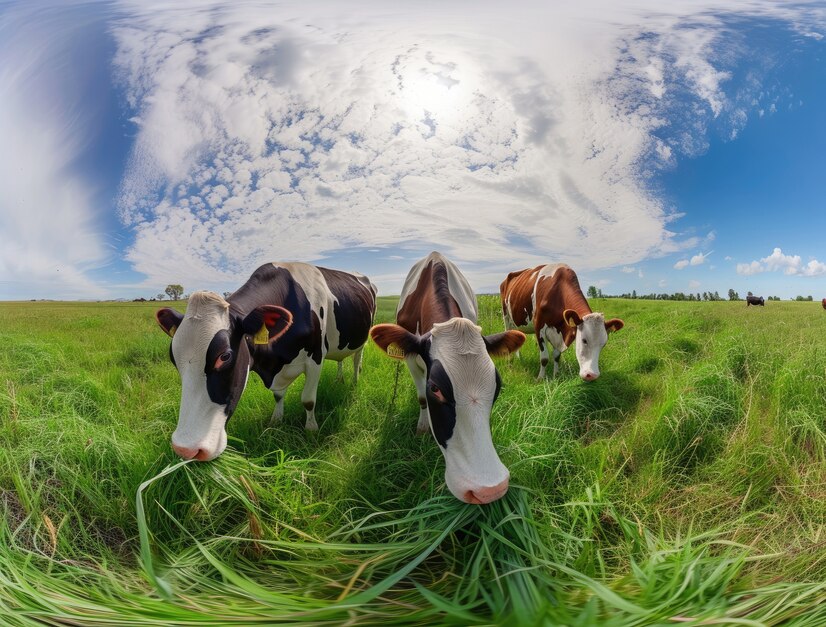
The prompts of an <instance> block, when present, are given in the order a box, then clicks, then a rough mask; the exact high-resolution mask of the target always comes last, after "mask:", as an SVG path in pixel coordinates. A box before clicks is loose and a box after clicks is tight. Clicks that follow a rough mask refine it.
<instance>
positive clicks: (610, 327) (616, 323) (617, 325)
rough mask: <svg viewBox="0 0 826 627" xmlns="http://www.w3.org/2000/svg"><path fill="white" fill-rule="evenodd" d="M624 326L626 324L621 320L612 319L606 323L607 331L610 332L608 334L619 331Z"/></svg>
mask: <svg viewBox="0 0 826 627" xmlns="http://www.w3.org/2000/svg"><path fill="white" fill-rule="evenodd" d="M624 326H625V323H624V322H623V321H622V320H620V319H619V318H611V319H610V320H606V321H605V330H606V331H608V333H610V332H611V331H619V330H620V329H621V328H622V327H624Z"/></svg>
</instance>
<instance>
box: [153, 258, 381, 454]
mask: <svg viewBox="0 0 826 627" xmlns="http://www.w3.org/2000/svg"><path fill="white" fill-rule="evenodd" d="M375 311H376V287H375V286H374V285H373V284H372V283H371V282H370V280H369V279H368V278H367V277H366V276H364V275H362V274H358V273H349V272H341V271H338V270H329V269H327V268H320V267H316V266H311V265H309V264H306V263H268V264H265V265H263V266H261V267H260V268H258V269H257V270H256V271H255V272H253V274H252V276H250V278H249V280H247V282H246V283H244V285H242V286H241V287H240V288H238V289H237V290H236V291H235V292H233V293H232V295H231V296H229V298H227V299H224V298H222V297H221V296H219V295H218V294H215V293H213V292H205V291H203V292H195V293H193V294H192V296H190V297H189V302H188V303H187V307H186V313H185V314H181V313H179V312H177V311H175V310H174V309H169V308H166V307H165V308H163V309H159V310H158V311H157V313H156V314H155V317H156V319H157V321H158V324H160V325H161V328H163V330H164V331H165V332H166V333H167V334H168V335H169V336H170V337H172V344H171V345H170V347H169V357H170V359H171V360H172V363H173V364H175V366H176V367H177V369H178V372H179V373H180V375H181V383H182V392H181V407H180V413H179V415H178V426H177V428H176V429H175V432H174V433H173V434H172V448H173V449H174V450H175V452H176V453H177V454H178V455H180V456H181V457H183V458H184V459H191V458H195V459H198V460H200V461H208V460H210V459H214V458H215V457H217V456H218V455H220V454H221V453H222V452H223V451H224V449H225V448H226V445H227V433H226V423H227V421H228V420H229V418H230V417H231V416H232V413H233V411H235V407H236V405H237V404H238V400H239V399H240V397H241V393H242V392H243V391H244V388H245V387H246V384H247V377H248V376H249V372H250V370H252V371H253V372H256V373H258V375H259V376H260V377H261V379H262V380H263V381H264V384H265V385H266V386H267V387H268V388H269V389H270V390H272V392H273V395H274V396H275V410H274V411H273V414H272V419H271V423H277V422H279V421H280V420H281V418H282V417H283V415H284V394H285V393H286V390H287V386H289V385H290V383H292V382H293V381H294V380H295V379H296V378H298V376H299V375H301V374H303V375H304V376H305V379H304V389H303V391H302V393H301V401H302V403H303V405H304V409H305V410H306V413H307V422H306V424H305V428H306V429H309V430H316V429H318V424H317V423H316V419H315V402H316V391H317V389H318V382H319V379H320V377H321V365H322V362H323V360H324V359H332V360H335V361H338V362H339V373H340V372H341V361H342V360H343V359H344V358H345V357H348V356H350V355H352V356H353V367H354V380H355V381H358V374H359V370H360V368H361V353H362V350H364V344H365V342H366V341H367V334H368V332H369V330H370V325H371V324H372V323H373V314H374V313H375Z"/></svg>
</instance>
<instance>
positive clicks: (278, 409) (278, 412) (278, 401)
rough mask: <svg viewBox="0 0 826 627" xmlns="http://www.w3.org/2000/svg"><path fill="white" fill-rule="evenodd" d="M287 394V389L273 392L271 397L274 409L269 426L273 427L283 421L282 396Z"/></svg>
mask: <svg viewBox="0 0 826 627" xmlns="http://www.w3.org/2000/svg"><path fill="white" fill-rule="evenodd" d="M286 393H287V388H284V389H283V390H273V391H272V395H273V396H274V397H275V409H274V410H273V412H272V417H271V418H270V426H271V427H274V426H276V425H277V424H278V423H280V422H281V421H282V420H283V419H284V395H285V394H286Z"/></svg>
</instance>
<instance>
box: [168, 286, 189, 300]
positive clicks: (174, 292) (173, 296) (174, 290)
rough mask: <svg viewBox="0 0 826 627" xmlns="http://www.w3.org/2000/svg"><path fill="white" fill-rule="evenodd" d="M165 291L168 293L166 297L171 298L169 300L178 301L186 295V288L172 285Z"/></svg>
mask: <svg viewBox="0 0 826 627" xmlns="http://www.w3.org/2000/svg"><path fill="white" fill-rule="evenodd" d="M164 291H165V292H166V295H167V296H169V300H178V299H179V298H180V297H181V295H182V294H183V293H184V288H183V286H182V285H177V284H175V283H172V284H170V285H167V286H166V289H165V290H164Z"/></svg>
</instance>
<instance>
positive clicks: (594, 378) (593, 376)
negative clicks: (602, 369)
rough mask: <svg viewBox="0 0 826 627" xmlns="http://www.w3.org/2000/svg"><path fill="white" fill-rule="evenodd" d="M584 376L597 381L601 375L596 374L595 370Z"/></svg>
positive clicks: (586, 378)
mask: <svg viewBox="0 0 826 627" xmlns="http://www.w3.org/2000/svg"><path fill="white" fill-rule="evenodd" d="M582 378H583V379H585V380H586V381H595V380H596V379H597V378H599V375H598V374H594V373H593V372H588V373H586V374H585V376H584V377H582Z"/></svg>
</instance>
